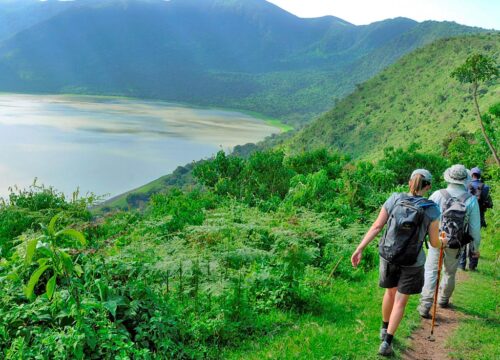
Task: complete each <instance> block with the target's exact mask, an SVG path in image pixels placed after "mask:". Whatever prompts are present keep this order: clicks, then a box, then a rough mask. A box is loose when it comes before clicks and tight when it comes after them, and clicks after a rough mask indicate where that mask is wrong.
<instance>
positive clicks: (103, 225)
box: [0, 142, 493, 359]
mask: <svg viewBox="0 0 500 360" xmlns="http://www.w3.org/2000/svg"><path fill="white" fill-rule="evenodd" d="M451 143H453V142H450V144H451ZM447 151H448V153H449V154H450V156H459V153H457V152H456V150H455V148H453V147H449V148H448V149H447ZM486 156H487V155H486ZM480 160H482V161H483V162H484V160H485V158H482V159H480ZM448 164H449V163H448V161H447V160H444V159H443V158H441V157H439V156H437V155H433V154H425V153H423V152H421V151H419V150H418V146H416V145H412V146H410V147H409V148H407V149H388V150H387V151H386V153H385V156H384V158H383V159H381V160H380V161H378V162H376V163H370V162H362V161H352V160H350V159H349V157H348V156H345V155H342V154H338V153H331V152H329V151H327V150H325V149H321V150H317V151H313V152H306V153H303V154H300V155H296V156H285V155H284V154H283V153H282V152H280V151H277V150H272V151H265V152H255V153H253V154H252V155H250V156H249V157H248V158H240V157H236V156H228V155H226V154H224V153H223V152H220V153H219V154H217V156H216V157H215V158H214V159H212V160H209V161H205V162H203V163H201V164H199V165H198V166H197V167H196V168H195V170H194V172H193V174H194V176H195V177H196V179H197V181H198V182H199V183H200V184H202V185H203V186H202V187H201V188H198V189H194V190H192V191H187V192H181V191H179V190H171V191H168V192H166V193H160V194H157V195H154V196H153V198H152V199H151V201H150V203H149V204H148V206H147V207H146V208H145V209H144V211H142V212H137V211H130V212H116V213H112V214H108V215H106V216H105V217H103V218H97V219H91V218H90V214H89V212H88V210H87V206H88V205H89V203H91V202H93V199H78V198H77V197H75V198H73V199H70V200H67V199H65V198H64V196H63V195H62V194H59V193H58V192H56V191H55V190H53V189H50V188H45V187H38V186H34V187H31V188H29V189H26V190H21V191H19V190H18V191H13V192H12V194H11V195H10V197H9V199H7V201H5V203H4V204H3V205H2V206H1V208H0V229H2V233H1V237H0V246H1V249H2V259H1V262H0V282H1V284H2V297H1V298H0V339H1V341H0V354H2V355H3V357H4V358H7V359H13V358H27V359H29V358H46V359H49V358H50V359H57V358H60V359H62V358H67V357H72V358H84V357H85V358H123V359H125V358H136V359H137V358H144V359H149V358H155V357H160V358H204V357H208V358H215V357H218V356H220V352H221V351H223V352H224V353H225V354H226V355H227V357H232V356H233V354H237V353H239V351H242V350H236V349H238V348H240V349H245V348H247V347H248V346H251V345H250V344H252V342H253V341H261V340H259V339H263V338H264V337H265V338H268V339H272V338H274V337H280V336H282V335H283V336H285V335H284V334H287V333H288V334H289V332H290V331H295V330H293V329H296V328H295V327H296V326H299V327H300V326H301V325H302V324H307V326H305V327H304V328H300V331H301V332H304V334H307V333H308V334H311V332H314V331H315V327H314V326H313V325H311V324H312V323H313V322H316V321H317V322H318V324H323V325H325V326H326V324H329V325H328V331H325V333H323V335H322V338H330V340H328V342H326V343H325V344H329V345H328V348H325V347H324V346H323V347H322V349H323V350H322V351H323V353H324V354H329V355H330V356H333V355H336V356H341V355H342V356H344V357H345V356H347V357H348V358H353V357H356V356H359V354H366V355H367V356H368V355H369V354H371V353H372V352H373V349H371V348H370V347H369V346H367V344H373V343H375V341H376V336H375V335H374V336H370V333H371V332H374V334H376V328H377V327H378V326H379V325H378V321H379V318H378V317H379V315H378V312H379V311H378V300H377V299H378V295H379V294H378V293H379V291H378V290H377V289H376V286H375V283H376V282H375V280H374V278H375V276H376V275H375V273H376V270H375V268H376V264H377V252H376V248H375V247H371V248H369V249H367V252H366V255H365V258H364V261H363V264H362V267H361V268H359V269H353V268H352V267H351V266H350V263H349V257H350V254H351V252H352V250H353V248H354V246H355V245H356V243H357V242H358V241H359V238H360V236H361V234H362V233H363V231H365V230H366V227H367V226H368V223H369V222H370V220H371V219H372V217H373V213H374V211H376V210H377V209H378V208H379V207H380V206H381V204H382V203H383V201H384V200H385V199H386V197H387V196H388V195H389V194H390V193H391V192H392V191H395V190H403V189H405V187H406V185H405V184H406V182H407V176H408V173H409V170H410V169H413V168H417V167H426V168H428V169H430V170H431V171H432V172H433V173H434V174H435V175H436V177H437V179H436V182H435V186H439V181H440V180H439V174H441V173H442V170H443V169H444V168H445V167H446V166H447V165H448ZM492 171H493V170H492V169H490V170H488V172H489V173H490V174H493V172H492ZM361 289H363V290H361ZM366 289H371V290H369V294H370V295H369V296H370V297H371V298H372V299H373V301H372V302H373V304H372V305H370V306H368V307H365V305H366V303H365V302H362V301H361V297H364V296H366V291H367V290H366ZM356 292H360V294H358V295H356V294H355V293H356ZM348 293H350V294H351V295H352V298H351V299H348V298H347V297H346V296H345V295H346V294H348ZM361 294H363V295H361ZM360 296H361V297H360ZM351 300H352V301H351ZM358 300H359V301H358ZM357 311H359V314H358V315H357V316H355V318H353V317H352V315H353V312H357ZM313 319H316V320H313ZM318 326H320V325H318ZM321 326H322V325H321ZM405 326H406V327H404V328H403V329H402V332H401V334H408V331H409V327H408V325H405ZM333 327H338V333H337V332H336V331H337V330H335V331H333ZM353 331H354V332H358V333H364V334H365V335H364V336H362V337H359V338H358V339H357V341H358V342H359V345H360V347H359V348H358V347H357V346H352V344H353V343H352V341H353V338H352V332H353ZM297 336H299V337H300V336H302V335H300V333H299V335H297ZM346 339H349V341H346ZM319 340H320V339H319V338H316V340H315V341H319ZM365 340H368V342H367V343H366V344H365V345H363V346H362V344H361V342H365ZM311 345H312V344H311ZM242 346H243V347H242ZM301 346H302V345H301ZM308 349H309V350H308V351H310V348H308ZM304 350H305V349H304ZM235 351H236V353H235ZM289 351H290V353H289V354H288V355H289V356H292V353H291V352H293V347H292V348H290V350H289ZM297 353H302V352H300V351H299V352H297ZM240 355H241V354H240ZM288 355H287V356H288ZM234 356H236V357H238V356H239V355H234ZM245 357H246V356H245Z"/></svg>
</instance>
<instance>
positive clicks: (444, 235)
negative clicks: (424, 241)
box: [431, 231, 446, 336]
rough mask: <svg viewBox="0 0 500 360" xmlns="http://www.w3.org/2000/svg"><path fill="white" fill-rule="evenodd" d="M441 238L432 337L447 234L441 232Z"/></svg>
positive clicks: (432, 328) (432, 329)
mask: <svg viewBox="0 0 500 360" xmlns="http://www.w3.org/2000/svg"><path fill="white" fill-rule="evenodd" d="M439 238H440V239H441V248H440V249H439V261H438V274H437V281H436V289H435V291H434V304H433V309H432V326H431V336H432V335H433V334H434V324H435V323H436V308H437V298H438V291H439V280H440V278H441V266H442V265H443V255H444V245H445V239H446V233H445V232H444V231H441V233H440V234H439Z"/></svg>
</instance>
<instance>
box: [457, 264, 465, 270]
mask: <svg viewBox="0 0 500 360" xmlns="http://www.w3.org/2000/svg"><path fill="white" fill-rule="evenodd" d="M458 268H459V269H460V270H462V271H467V269H466V268H465V265H464V266H462V265H459V266H458Z"/></svg>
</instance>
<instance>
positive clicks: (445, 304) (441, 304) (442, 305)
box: [438, 300, 451, 309]
mask: <svg viewBox="0 0 500 360" xmlns="http://www.w3.org/2000/svg"><path fill="white" fill-rule="evenodd" d="M438 305H439V307H440V308H442V309H448V308H451V304H450V302H449V301H448V300H446V301H443V302H438Z"/></svg>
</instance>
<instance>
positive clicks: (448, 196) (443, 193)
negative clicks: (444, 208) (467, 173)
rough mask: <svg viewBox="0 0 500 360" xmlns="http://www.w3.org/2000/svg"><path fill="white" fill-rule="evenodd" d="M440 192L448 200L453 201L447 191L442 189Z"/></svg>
mask: <svg viewBox="0 0 500 360" xmlns="http://www.w3.org/2000/svg"><path fill="white" fill-rule="evenodd" d="M439 192H440V193H441V195H442V196H443V197H444V198H445V199H446V200H448V199H451V195H450V193H449V192H448V191H447V190H446V189H441V190H439Z"/></svg>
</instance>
